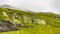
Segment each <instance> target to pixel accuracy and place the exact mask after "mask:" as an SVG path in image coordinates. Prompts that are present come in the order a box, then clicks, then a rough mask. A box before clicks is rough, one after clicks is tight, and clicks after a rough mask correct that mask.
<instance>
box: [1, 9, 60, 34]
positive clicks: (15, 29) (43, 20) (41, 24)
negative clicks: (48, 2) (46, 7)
mask: <svg viewBox="0 0 60 34" xmlns="http://www.w3.org/2000/svg"><path fill="white" fill-rule="evenodd" d="M0 34H60V14H55V13H50V12H46V13H44V12H39V13H33V12H26V11H22V10H13V9H8V8H0Z"/></svg>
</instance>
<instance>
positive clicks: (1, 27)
mask: <svg viewBox="0 0 60 34" xmlns="http://www.w3.org/2000/svg"><path fill="white" fill-rule="evenodd" d="M11 30H18V29H17V28H16V26H15V24H13V23H11V22H9V21H8V22H7V21H4V20H0V32H6V31H11Z"/></svg>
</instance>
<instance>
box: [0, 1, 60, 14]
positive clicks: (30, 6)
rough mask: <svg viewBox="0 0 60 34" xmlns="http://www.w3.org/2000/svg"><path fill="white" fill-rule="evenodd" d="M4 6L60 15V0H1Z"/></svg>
mask: <svg viewBox="0 0 60 34" xmlns="http://www.w3.org/2000/svg"><path fill="white" fill-rule="evenodd" d="M2 4H8V5H11V6H14V7H17V8H20V9H26V10H31V11H35V12H54V13H60V0H0V5H2Z"/></svg>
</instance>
